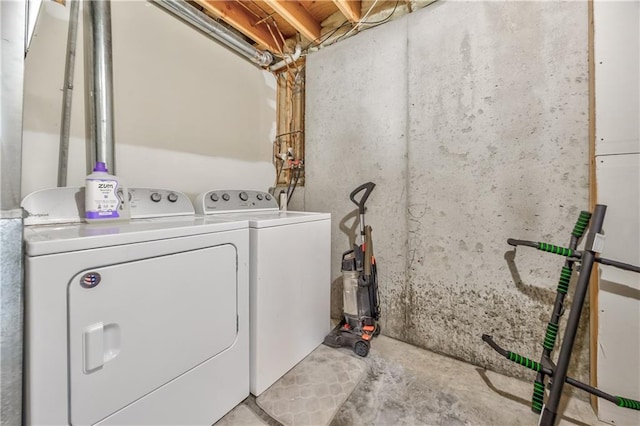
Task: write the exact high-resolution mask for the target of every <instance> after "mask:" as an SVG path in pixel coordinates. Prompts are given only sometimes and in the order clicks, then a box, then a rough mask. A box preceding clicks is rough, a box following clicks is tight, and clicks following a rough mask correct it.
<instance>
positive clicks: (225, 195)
mask: <svg viewBox="0 0 640 426" xmlns="http://www.w3.org/2000/svg"><path fill="white" fill-rule="evenodd" d="M222 199H223V200H225V201H229V200H230V199H231V197H230V196H229V194H227V193H226V192H225V193H224V194H222Z"/></svg>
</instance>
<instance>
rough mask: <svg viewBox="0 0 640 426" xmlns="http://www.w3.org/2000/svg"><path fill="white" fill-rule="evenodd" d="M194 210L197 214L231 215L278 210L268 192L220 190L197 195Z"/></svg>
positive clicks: (276, 204)
mask: <svg viewBox="0 0 640 426" xmlns="http://www.w3.org/2000/svg"><path fill="white" fill-rule="evenodd" d="M195 208H196V213H198V214H215V213H233V212H246V211H257V210H278V203H276V200H275V199H274V198H273V196H272V195H271V194H269V193H268V192H262V191H246V190H240V189H222V190H214V191H208V192H204V193H202V194H200V195H198V197H197V198H196V203H195Z"/></svg>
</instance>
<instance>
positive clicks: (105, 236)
mask: <svg viewBox="0 0 640 426" xmlns="http://www.w3.org/2000/svg"><path fill="white" fill-rule="evenodd" d="M247 227H248V222H247V220H246V219H237V220H229V218H227V219H217V218H215V217H211V218H207V219H206V221H205V220H204V219H203V218H202V217H194V216H182V217H169V218H159V219H137V220H132V221H131V222H111V223H95V224H94V223H91V224H86V223H83V224H68V225H37V226H26V227H25V228H24V239H25V251H26V254H27V256H41V255H46V254H54V253H63V252H69V251H78V250H88V249H96V248H102V247H109V246H117V245H124V244H133V243H139V242H145V241H155V240H163V239H168V238H179V237H186V236H192V235H199V234H209V233H212V232H223V231H231V230H235V229H245V228H247Z"/></svg>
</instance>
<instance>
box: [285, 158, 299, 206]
mask: <svg viewBox="0 0 640 426" xmlns="http://www.w3.org/2000/svg"><path fill="white" fill-rule="evenodd" d="M300 169H302V166H298V167H297V168H296V169H295V171H296V173H295V176H296V180H295V182H294V183H293V188H291V193H289V189H288V188H287V206H288V205H289V202H290V201H291V198H292V197H293V192H294V191H295V190H296V186H298V180H299V179H300V173H301V170H300ZM292 175H293V173H292ZM291 180H293V177H292V179H291ZM291 180H290V181H289V187H291Z"/></svg>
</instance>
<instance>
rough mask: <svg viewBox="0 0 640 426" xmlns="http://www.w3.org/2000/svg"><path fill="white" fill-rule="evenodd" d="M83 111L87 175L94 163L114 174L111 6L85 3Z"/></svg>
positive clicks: (101, 1) (104, 0) (97, 0)
mask: <svg viewBox="0 0 640 426" xmlns="http://www.w3.org/2000/svg"><path fill="white" fill-rule="evenodd" d="M83 7H84V23H85V26H84V37H85V38H84V54H85V85H86V91H85V92H86V93H85V94H86V98H85V109H86V112H87V114H86V119H87V133H88V134H87V174H89V173H91V171H92V170H93V166H94V165H95V163H96V161H101V162H103V163H106V164H107V167H108V168H109V173H111V174H116V164H115V144H114V131H113V128H114V126H113V63H112V60H113V57H112V50H111V3H110V2H109V0H85V1H84V3H83Z"/></svg>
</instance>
